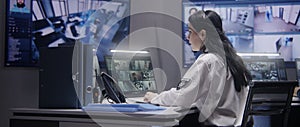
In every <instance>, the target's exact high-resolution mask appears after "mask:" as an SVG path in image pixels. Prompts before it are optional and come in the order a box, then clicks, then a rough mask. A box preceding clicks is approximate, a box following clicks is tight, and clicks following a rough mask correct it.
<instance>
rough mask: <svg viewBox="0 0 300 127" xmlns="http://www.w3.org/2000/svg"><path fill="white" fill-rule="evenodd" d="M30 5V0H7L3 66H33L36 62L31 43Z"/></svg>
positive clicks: (34, 48) (34, 51)
mask: <svg viewBox="0 0 300 127" xmlns="http://www.w3.org/2000/svg"><path fill="white" fill-rule="evenodd" d="M31 5H32V2H31V0H20V1H19V0H8V1H7V5H6V48H5V51H6V53H5V66H18V65H22V66H33V65H35V64H37V62H38V55H37V54H36V51H37V49H36V47H35V46H34V45H33V44H32V35H31V32H32V20H31V7H32V6H31Z"/></svg>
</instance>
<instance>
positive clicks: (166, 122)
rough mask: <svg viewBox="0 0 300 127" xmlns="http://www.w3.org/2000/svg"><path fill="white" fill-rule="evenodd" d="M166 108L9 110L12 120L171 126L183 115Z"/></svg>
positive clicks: (171, 108) (173, 109)
mask: <svg viewBox="0 0 300 127" xmlns="http://www.w3.org/2000/svg"><path fill="white" fill-rule="evenodd" d="M177 109H178V108H176V107H168V108H167V109H166V110H163V111H150V112H99V111H88V112H85V111H83V110H82V109H32V108H14V109H11V111H12V113H13V116H12V119H27V120H51V121H64V122H96V123H98V124H99V125H102V126H104V127H106V126H119V125H122V126H128V127H129V126H153V125H154V126H173V125H176V124H178V121H179V120H178V118H180V117H181V116H182V115H184V113H179V112H176V110H177Z"/></svg>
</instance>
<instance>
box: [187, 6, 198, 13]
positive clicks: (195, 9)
mask: <svg viewBox="0 0 300 127" xmlns="http://www.w3.org/2000/svg"><path fill="white" fill-rule="evenodd" d="M193 10H194V11H196V12H197V11H198V9H197V8H194V7H193V8H191V9H190V10H189V14H191V13H192V11H193Z"/></svg>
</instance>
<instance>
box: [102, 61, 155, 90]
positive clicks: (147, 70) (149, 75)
mask: <svg viewBox="0 0 300 127" xmlns="http://www.w3.org/2000/svg"><path fill="white" fill-rule="evenodd" d="M105 61H106V64H107V70H108V72H109V73H110V74H111V75H112V76H113V77H114V78H115V79H116V80H117V82H118V85H119V87H120V88H121V90H122V91H123V92H124V93H125V94H126V93H130V92H137V93H139V92H146V91H156V84H155V79H154V73H153V67H152V62H151V58H150V56H134V57H133V58H128V59H126V58H115V57H111V56H106V57H105Z"/></svg>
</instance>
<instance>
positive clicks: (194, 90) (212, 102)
mask: <svg viewBox="0 0 300 127" xmlns="http://www.w3.org/2000/svg"><path fill="white" fill-rule="evenodd" d="M188 26H189V35H188V39H189V42H190V43H191V47H192V50H193V51H201V52H203V53H202V54H201V55H200V56H199V57H198V58H197V60H196V61H195V63H194V64H193V65H192V66H191V67H190V68H189V70H188V71H187V72H186V74H185V75H184V76H183V78H182V80H181V83H180V84H179V85H178V87H177V88H172V89H170V90H168V91H164V92H162V93H160V94H156V93H151V92H148V93H147V94H146V95H145V98H144V99H145V101H149V102H151V103H155V104H161V105H173V106H181V107H184V108H191V107H197V108H198V110H199V111H200V113H199V117H198V120H199V122H201V123H203V124H204V125H209V126H211V125H212V126H233V125H240V124H241V119H242V115H243V111H244V107H245V103H246V97H247V93H248V88H247V84H248V82H249V80H250V79H251V76H250V73H249V72H248V71H247V69H246V67H245V66H244V64H243V61H242V59H241V58H240V57H239V56H238V55H237V54H236V51H235V50H234V48H233V46H232V45H231V43H230V42H229V40H228V38H227V37H226V36H225V34H224V31H223V28H222V20H221V18H220V16H219V15H218V14H217V13H216V12H213V11H205V12H203V11H198V12H196V13H194V14H193V15H191V16H190V17H189V24H188Z"/></svg>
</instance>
